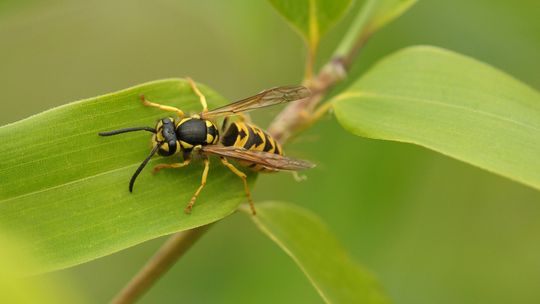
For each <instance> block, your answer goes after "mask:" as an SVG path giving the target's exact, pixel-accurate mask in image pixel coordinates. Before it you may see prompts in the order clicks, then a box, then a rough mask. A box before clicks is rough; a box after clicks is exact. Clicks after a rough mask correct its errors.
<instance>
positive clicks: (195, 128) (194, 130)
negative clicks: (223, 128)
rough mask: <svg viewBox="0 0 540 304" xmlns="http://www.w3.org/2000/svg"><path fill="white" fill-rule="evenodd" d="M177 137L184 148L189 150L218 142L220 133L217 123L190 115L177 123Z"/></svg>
mask: <svg viewBox="0 0 540 304" xmlns="http://www.w3.org/2000/svg"><path fill="white" fill-rule="evenodd" d="M176 138H177V139H178V141H179V142H180V145H181V147H182V149H184V150H188V151H189V150H191V149H193V147H195V146H199V145H200V146H206V145H212V144H216V143H217V142H218V140H219V133H218V129H217V127H216V125H215V124H214V123H213V122H211V121H210V120H206V119H200V118H198V117H189V118H184V119H182V120H181V121H179V122H178V123H177V125H176Z"/></svg>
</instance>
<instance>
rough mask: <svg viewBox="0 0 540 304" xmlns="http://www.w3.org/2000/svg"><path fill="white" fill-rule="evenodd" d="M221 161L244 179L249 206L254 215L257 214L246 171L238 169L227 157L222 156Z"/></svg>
mask: <svg viewBox="0 0 540 304" xmlns="http://www.w3.org/2000/svg"><path fill="white" fill-rule="evenodd" d="M221 162H222V163H223V164H224V165H225V166H226V167H227V168H229V169H230V170H231V171H232V172H233V173H234V174H236V175H237V176H238V177H240V178H241V179H242V181H243V182H244V190H245V191H246V196H247V199H248V202H249V207H250V208H251V213H253V215H256V214H257V212H256V211H255V205H254V204H253V199H252V198H251V192H250V191H249V186H248V183H247V176H246V174H245V173H244V172H242V171H240V170H238V169H237V168H236V167H235V166H233V164H231V163H229V161H227V159H226V158H224V157H221Z"/></svg>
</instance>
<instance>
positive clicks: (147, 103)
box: [141, 95, 184, 118]
mask: <svg viewBox="0 0 540 304" xmlns="http://www.w3.org/2000/svg"><path fill="white" fill-rule="evenodd" d="M141 101H142V103H143V105H145V106H147V107H153V108H158V109H160V110H163V111H169V112H176V115H178V117H179V118H182V117H184V112H183V111H182V110H180V109H178V108H175V107H171V106H164V105H160V104H159V103H154V102H150V101H148V100H146V98H145V97H144V95H141Z"/></svg>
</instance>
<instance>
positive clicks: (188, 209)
mask: <svg viewBox="0 0 540 304" xmlns="http://www.w3.org/2000/svg"><path fill="white" fill-rule="evenodd" d="M209 167H210V161H209V160H208V158H205V159H204V171H203V174H202V179H201V185H200V186H199V189H197V191H195V194H193V197H191V201H189V204H188V205H187V206H186V208H185V209H184V212H185V213H191V209H193V205H194V204H195V201H196V200H197V196H199V193H201V190H202V189H203V188H204V185H206V178H207V177H208V169H209Z"/></svg>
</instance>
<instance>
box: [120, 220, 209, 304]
mask: <svg viewBox="0 0 540 304" xmlns="http://www.w3.org/2000/svg"><path fill="white" fill-rule="evenodd" d="M210 226H211V224H208V225H205V226H201V227H197V228H194V229H191V230H187V231H182V232H178V233H175V234H173V235H172V236H171V237H170V238H169V239H168V240H167V242H165V244H163V246H161V248H160V249H159V250H158V252H157V253H156V254H155V255H154V256H153V257H152V259H150V260H149V261H148V263H147V264H146V265H145V266H144V267H143V268H142V269H141V270H140V271H139V273H137V274H136V275H135V277H133V278H132V279H131V281H130V282H129V283H128V284H127V285H126V286H125V287H124V289H122V291H120V293H119V294H117V295H116V296H115V297H114V299H113V300H112V301H111V303H114V304H129V303H135V301H136V300H137V299H138V298H140V297H141V296H142V295H143V294H144V293H145V292H146V291H147V290H148V289H150V287H151V286H152V285H153V284H154V283H155V282H156V281H157V280H158V279H159V278H160V277H161V276H162V275H163V274H164V273H165V272H167V270H169V268H171V267H172V266H173V265H174V263H175V262H176V261H177V260H178V259H179V258H180V257H181V256H182V255H184V253H186V251H187V250H188V249H189V248H190V247H191V245H193V244H194V243H195V242H196V241H197V240H198V239H199V238H200V237H201V236H202V235H203V234H204V233H205V232H206V231H207V230H208V228H210Z"/></svg>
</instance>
